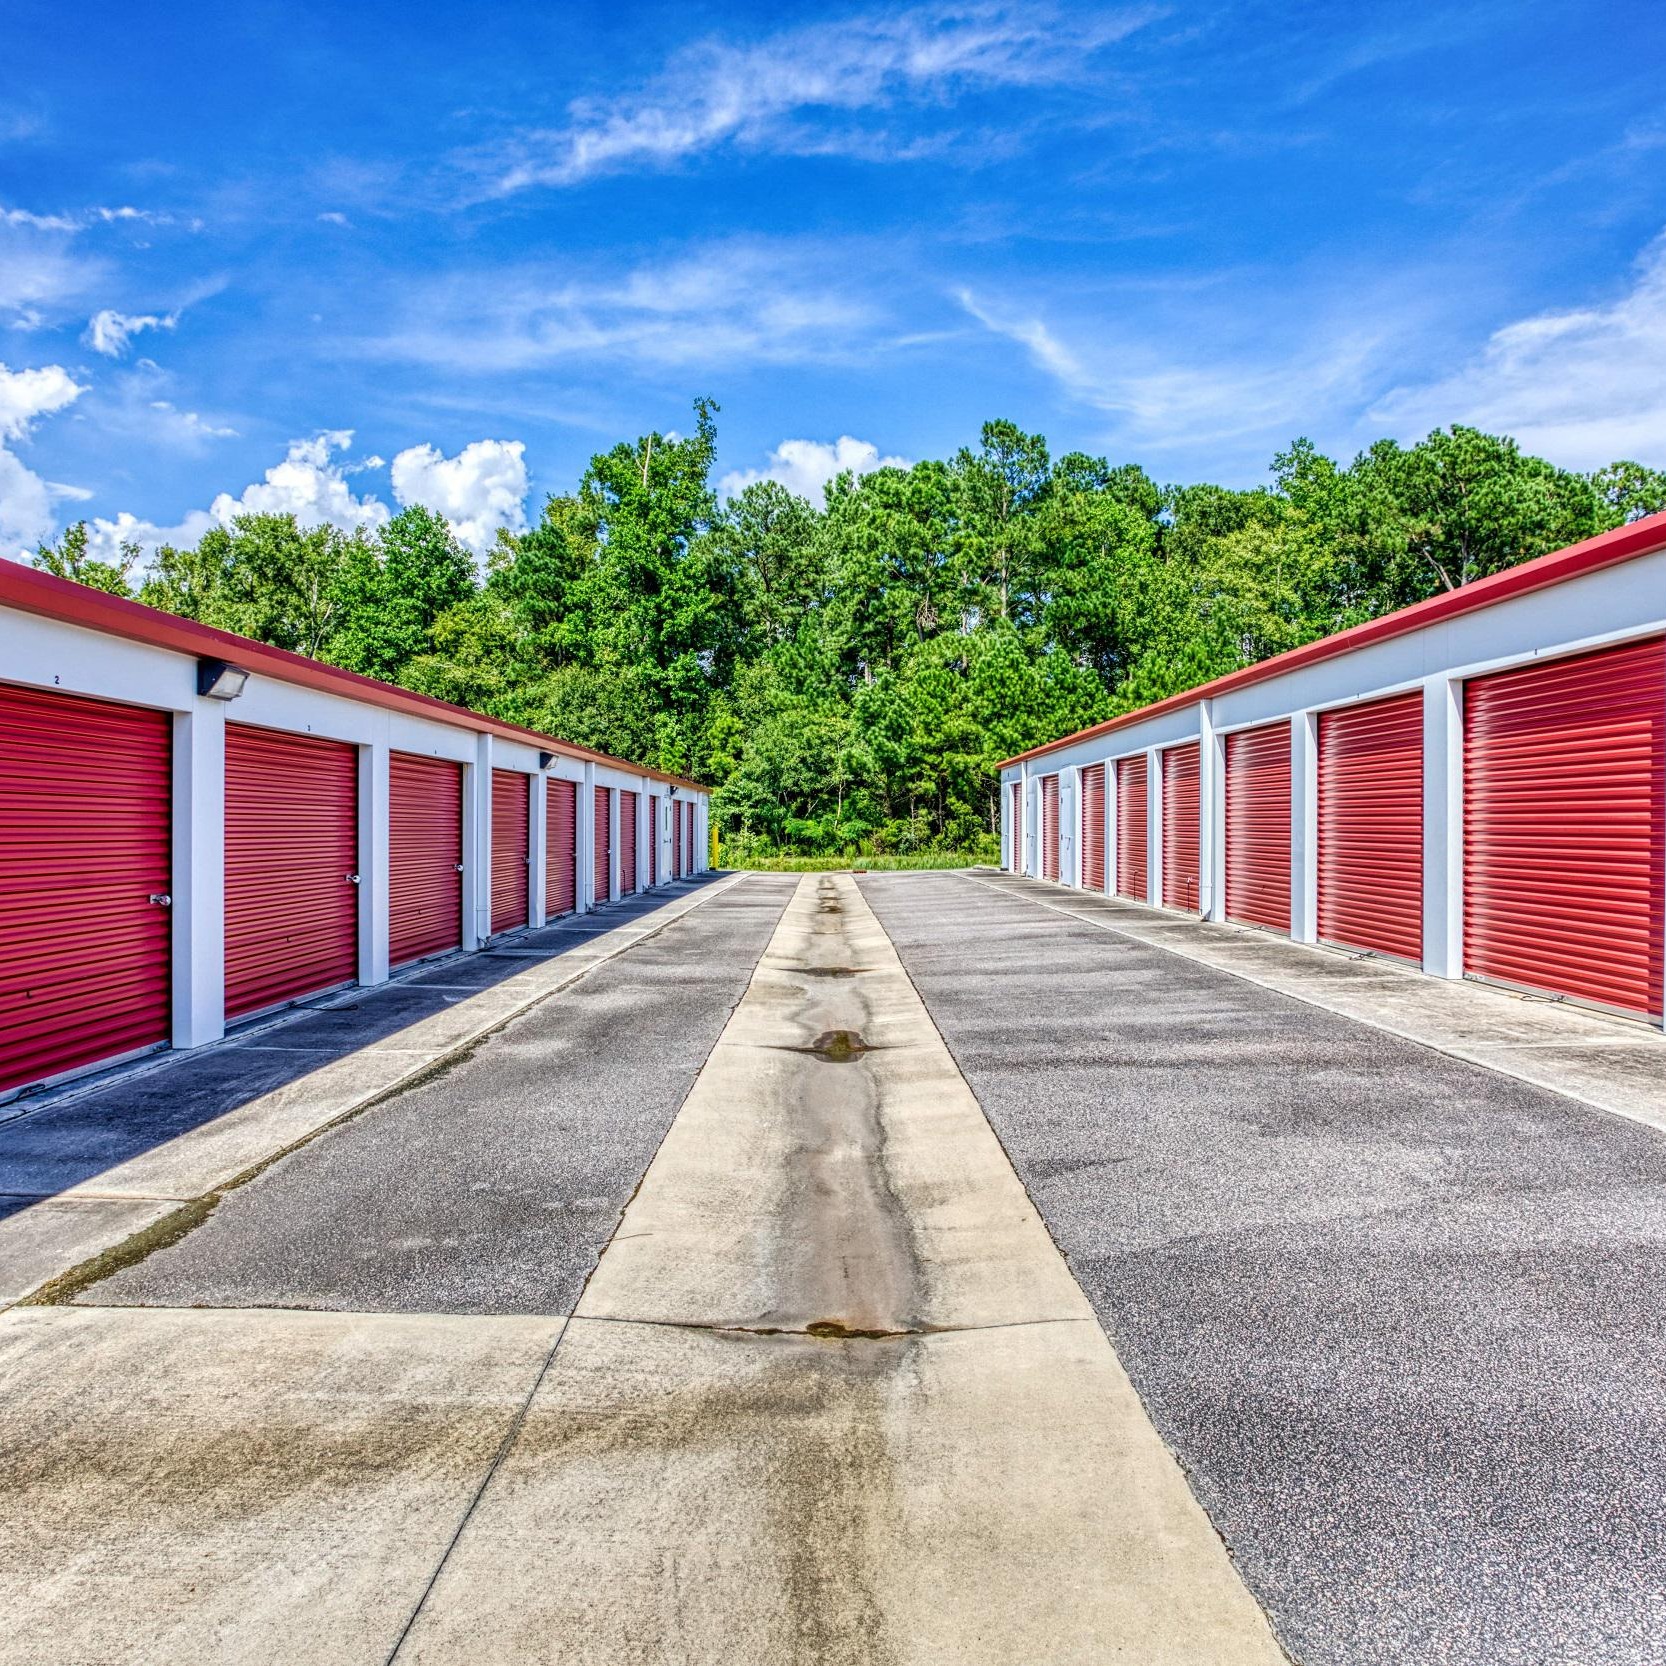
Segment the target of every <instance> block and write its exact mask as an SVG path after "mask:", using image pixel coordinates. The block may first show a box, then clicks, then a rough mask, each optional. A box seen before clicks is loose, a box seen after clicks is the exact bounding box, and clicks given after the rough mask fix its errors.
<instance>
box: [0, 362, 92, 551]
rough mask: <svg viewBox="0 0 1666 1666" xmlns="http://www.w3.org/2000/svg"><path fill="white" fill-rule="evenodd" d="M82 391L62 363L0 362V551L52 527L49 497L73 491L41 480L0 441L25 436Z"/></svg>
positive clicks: (30, 541)
mask: <svg viewBox="0 0 1666 1666" xmlns="http://www.w3.org/2000/svg"><path fill="white" fill-rule="evenodd" d="M86 391H87V390H86V389H85V388H83V387H81V386H80V385H79V384H78V383H77V382H76V380H75V378H74V377H73V376H71V375H70V374H69V372H68V371H67V370H65V369H64V368H63V366H62V365H56V364H49V365H44V366H42V367H41V368H40V369H38V370H8V369H7V368H6V366H5V365H3V364H0V555H8V556H19V555H23V554H24V553H26V552H27V551H29V550H32V549H33V548H34V547H35V545H37V544H38V543H39V542H40V541H41V540H42V539H43V538H46V537H47V536H49V535H50V533H51V532H52V529H53V525H54V514H53V507H52V506H53V504H54V502H55V501H56V500H57V499H58V498H60V497H72V496H75V495H76V493H75V491H74V489H73V488H71V487H65V486H55V485H53V484H52V483H51V482H50V481H48V480H43V479H42V478H41V477H40V476H39V475H38V474H36V473H35V471H34V470H33V469H31V468H30V467H29V466H28V464H26V463H25V462H24V461H23V459H22V458H21V457H19V456H18V455H17V454H16V452H14V451H12V450H11V449H10V448H9V447H8V446H7V445H6V444H5V443H4V442H5V441H7V440H21V439H24V438H26V437H27V436H28V434H29V432H30V430H31V429H32V428H33V427H34V425H35V424H36V422H38V421H39V420H40V419H41V418H42V417H43V416H51V415H52V414H53V413H54V412H56V411H61V410H63V409H65V407H66V406H69V405H73V404H74V403H75V401H76V400H77V399H79V398H80V397H81V395H82V394H83V393H85V392H86Z"/></svg>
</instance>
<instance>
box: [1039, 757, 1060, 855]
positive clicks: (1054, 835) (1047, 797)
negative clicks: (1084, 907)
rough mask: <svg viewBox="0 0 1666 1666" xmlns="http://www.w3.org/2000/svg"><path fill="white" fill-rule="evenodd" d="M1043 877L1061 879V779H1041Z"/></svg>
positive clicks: (1051, 776)
mask: <svg viewBox="0 0 1666 1666" xmlns="http://www.w3.org/2000/svg"><path fill="white" fill-rule="evenodd" d="M1041 877H1042V878H1043V879H1057V878H1058V877H1059V778H1058V776H1056V775H1044V776H1042V778H1041Z"/></svg>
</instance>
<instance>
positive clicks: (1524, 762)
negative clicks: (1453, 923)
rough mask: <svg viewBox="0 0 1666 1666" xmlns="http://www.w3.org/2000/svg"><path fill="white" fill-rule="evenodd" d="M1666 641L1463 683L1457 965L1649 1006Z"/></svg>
mask: <svg viewBox="0 0 1666 1666" xmlns="http://www.w3.org/2000/svg"><path fill="white" fill-rule="evenodd" d="M1663 727H1666V643H1663V642H1662V640H1661V639H1659V638H1655V639H1653V640H1651V641H1648V642H1642V643H1634V644H1630V645H1628V646H1626V647H1623V648H1609V649H1605V650H1603V651H1601V652H1599V653H1594V654H1582V655H1580V656H1578V657H1577V658H1574V659H1566V660H1555V661H1552V662H1551V663H1549V664H1546V665H1535V666H1530V667H1527V668H1525V669H1523V670H1520V671H1504V672H1500V673H1499V674H1497V675H1496V676H1491V677H1478V678H1476V679H1475V680H1474V681H1472V682H1470V683H1467V684H1466V685H1465V687H1464V970H1465V971H1466V972H1467V973H1470V974H1472V975H1475V976H1478V977H1487V978H1496V979H1499V980H1501V981H1503V982H1506V983H1511V984H1518V985H1522V986H1525V987H1527V988H1531V989H1542V990H1548V991H1550V992H1552V993H1554V994H1558V995H1571V996H1573V997H1575V998H1576V999H1578V1000H1583V1001H1593V1002H1597V1003H1599V1004H1601V1005H1603V1006H1606V1007H1615V1008H1618V1009H1619V1010H1620V1011H1622V1012H1631V1013H1642V1014H1647V1015H1651V1016H1658V1015H1659V1014H1660V1010H1661V984H1662V976H1663V973H1662V953H1663V951H1662V936H1663V928H1662V918H1663V915H1666V874H1663V869H1666V738H1663V734H1662V730H1663Z"/></svg>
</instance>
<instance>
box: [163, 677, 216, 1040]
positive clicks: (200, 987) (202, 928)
mask: <svg viewBox="0 0 1666 1666" xmlns="http://www.w3.org/2000/svg"><path fill="white" fill-rule="evenodd" d="M173 741H174V761H173V827H174V833H173V869H172V885H173V889H172V890H171V891H170V892H169V896H170V897H171V899H172V901H171V904H170V912H171V914H172V939H173V941H172V949H173V990H172V994H173V1023H172V1040H173V1044H174V1046H175V1047H201V1046H202V1045H203V1043H204V1042H208V1041H218V1040H219V1039H220V1037H221V1036H223V1035H224V1034H225V1033H226V708H225V705H224V703H223V702H221V701H219V700H198V701H197V703H196V706H195V708H194V709H193V710H191V711H189V712H180V713H177V714H176V715H175V717H174V724H173ZM158 906H160V905H158Z"/></svg>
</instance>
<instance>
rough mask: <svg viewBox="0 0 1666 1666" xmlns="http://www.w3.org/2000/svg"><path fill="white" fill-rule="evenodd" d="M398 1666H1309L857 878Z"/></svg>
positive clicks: (471, 1525)
mask: <svg viewBox="0 0 1666 1666" xmlns="http://www.w3.org/2000/svg"><path fill="white" fill-rule="evenodd" d="M398 1658H399V1659H400V1660H402V1661H403V1660H409V1661H414V1662H463V1661H470V1662H478V1661H484V1660H494V1661H495V1660H505V1661H507V1660H560V1661H567V1660H572V1661H579V1660H583V1661H586V1662H612V1661H626V1660H629V1661H666V1662H671V1661H677V1662H708V1661H709V1662H713V1663H716V1662H724V1663H732V1662H757V1663H760V1666H762V1663H769V1666H776V1663H781V1662H803V1663H805V1666H810V1663H812V1662H813V1663H816V1666H834V1663H839V1662H850V1663H852V1666H855V1663H857V1662H861V1663H863V1666H876V1663H884V1662H904V1661H918V1662H928V1661H930V1662H946V1661H955V1662H967V1663H976V1662H988V1663H990V1666H995V1663H997V1662H998V1663H1001V1666H1010V1663H1011V1662H1015V1661H1035V1662H1044V1661H1045V1662H1079V1663H1081V1666H1089V1663H1095V1666H1097V1663H1100V1662H1104V1661H1109V1660H1123V1661H1139V1662H1149V1663H1153V1666H1157V1663H1162V1662H1174V1663H1176V1666H1179V1663H1181V1662H1185V1663H1186V1666H1208V1663H1212V1662H1219V1663H1221V1666H1226V1663H1228V1662H1230V1663H1232V1666H1256V1663H1258V1662H1273V1661H1278V1660H1282V1659H1283V1656H1282V1654H1281V1652H1280V1651H1279V1649H1278V1647H1277V1645H1276V1644H1275V1643H1274V1641H1273V1639H1272V1636H1271V1633H1270V1631H1269V1630H1268V1627H1267V1625H1266V1622H1265V1620H1264V1619H1263V1617H1262V1615H1261V1613H1260V1611H1259V1609H1258V1608H1257V1607H1256V1605H1255V1603H1254V1602H1253V1600H1252V1599H1251V1598H1250V1596H1249V1595H1248V1593H1247V1592H1246V1590H1245V1589H1244V1587H1243V1585H1242V1584H1241V1582H1240V1581H1239V1579H1238V1576H1237V1573H1236V1571H1235V1570H1234V1568H1233V1567H1232V1565H1231V1563H1230V1561H1229V1559H1228V1557H1227V1555H1226V1552H1225V1550H1224V1549H1223V1547H1222V1545H1221V1543H1220V1541H1219V1540H1218V1538H1217V1537H1216V1535H1215V1533H1214V1530H1213V1528H1212V1527H1211V1526H1210V1524H1209V1522H1208V1520H1207V1518H1206V1517H1205V1515H1204V1514H1203V1512H1202V1510H1201V1509H1200V1508H1199V1507H1198V1505H1197V1503H1196V1502H1195V1501H1194V1499H1193V1498H1192V1496H1191V1494H1190V1492H1189V1491H1188V1489H1187V1486H1186V1483H1185V1481H1184V1479H1183V1477H1182V1475H1181V1473H1180V1471H1179V1469H1178V1467H1177V1466H1176V1464H1175V1462H1174V1460H1173V1459H1172V1457H1171V1456H1170V1454H1169V1453H1168V1451H1167V1450H1166V1449H1165V1448H1164V1446H1163V1444H1162V1442H1161V1440H1160V1439H1159V1437H1158V1436H1157V1434H1156V1432H1155V1431H1154V1429H1153V1428H1152V1426H1151V1424H1150V1422H1149V1421H1148V1419H1147V1418H1146V1416H1145V1414H1144V1412H1143V1410H1142V1409H1141V1407H1140V1404H1139V1401H1138V1399H1137V1398H1136V1397H1135V1395H1134V1393H1133V1390H1132V1389H1131V1387H1130V1386H1129V1383H1128V1381H1127V1378H1126V1377H1125V1376H1124V1374H1123V1372H1122V1369H1121V1367H1120V1366H1119V1365H1118V1363H1117V1360H1116V1358H1115V1356H1114V1354H1113V1353H1112V1351H1111V1348H1110V1346H1109V1344H1108V1343H1107V1341H1106V1339H1105V1336H1104V1333H1103V1332H1102V1331H1101V1330H1100V1328H1099V1325H1098V1323H1097V1321H1096V1320H1095V1318H1094V1316H1093V1313H1092V1310H1091V1309H1090V1307H1089V1305H1088V1303H1087V1301H1086V1299H1085V1298H1084V1296H1083V1295H1082V1292H1081V1291H1080V1289H1079V1288H1078V1287H1077V1285H1076V1283H1075V1281H1074V1280H1073V1279H1072V1277H1071V1275H1070V1273H1069V1271H1068V1269H1067V1268H1066V1266H1065V1264H1064V1262H1063V1260H1062V1259H1061V1257H1060V1256H1059V1254H1058V1252H1057V1251H1056V1250H1055V1249H1054V1247H1053V1245H1052V1242H1051V1241H1050V1239H1049V1238H1048V1235H1047V1232H1046V1229H1045V1228H1044V1226H1043V1225H1042V1222H1041V1220H1040V1219H1039V1217H1038V1216H1037V1214H1036V1212H1035V1210H1034V1209H1033V1208H1032V1207H1031V1204H1030V1202H1029V1199H1028V1197H1027V1196H1026V1195H1025V1192H1024V1190H1023V1187H1022V1186H1021V1185H1020V1183H1019V1181H1018V1180H1017V1178H1016V1176H1015V1175H1014V1173H1013V1171H1012V1168H1011V1166H1010V1165H1009V1164H1008V1162H1007V1160H1006V1157H1005V1155H1004V1153H1003V1152H1002V1150H1001V1148H1000V1145H999V1143H998V1142H997V1140H996V1139H995V1136H994V1134H993V1132H992V1131H991V1129H990V1127H989V1124H988V1123H987V1121H986V1120H985V1118H984V1116H983V1114H982V1112H981V1110H980V1109H979V1107H978V1105H977V1103H976V1102H975V1100H974V1099H973V1097H972V1095H971V1093H970V1091H969V1089H968V1088H967V1087H966V1085H965V1083H964V1081H963V1080H962V1078H961V1077H960V1075H959V1072H958V1071H957V1070H956V1068H955V1066H954V1063H953V1061H952V1060H951V1058H950V1057H949V1054H948V1052H947V1049H946V1048H945V1047H944V1045H943V1043H942V1041H941V1039H940V1038H939V1036H938V1034H937V1032H936V1030H935V1029H934V1027H933V1026H932V1024H931V1021H930V1019H929V1017H928V1016H927V1014H926V1012H925V1009H924V1007H923V1005H922V1004H921V1002H920V1000H919V998H918V996H917V995H916V994H915V992H914V990H913V987H912V985H911V984H910V983H909V981H908V978H907V976H906V974H905V973H904V971H903V969H902V967H901V965H900V963H899V961H898V960H897V957H896V955H895V953H894V952H893V950H892V948H891V946H890V943H889V941H888V940H887V938H886V937H885V934H884V932H883V931H882V930H881V928H880V927H879V925H878V924H877V922H876V921H875V919H874V917H873V915H872V914H871V912H870V911H869V909H868V907H867V905H866V903H865V902H864V901H863V899H862V898H861V896H860V894H859V893H858V891H857V890H856V888H855V886H854V884H853V883H852V882H851V881H849V880H848V879H843V878H832V877H815V878H806V879H805V880H804V881H803V882H802V883H801V884H800V886H799V888H798V890H797V891H796V893H795V895H794V897H793V900H792V901H791V903H790V904H789V905H788V908H787V911H786V913H785V915H784V916H783V918H782V921H781V924H780V925H779V927H778V928H777V931H776V933H775V936H774V938H773V940H772V941H771V943H770V945H769V948H768V950H767V951H766V953H765V955H764V957H763V959H762V962H761V963H760V965H759V967H758V969H757V972H756V973H755V975H754V977H753V980H752V982H751V984H750V986H749V988H748V991H747V993H746V995H745V997H744V999H743V1000H742V1002H741V1004H740V1006H739V1007H738V1008H737V1009H736V1011H735V1013H734V1015H733V1017H732V1019H731V1020H730V1022H729V1024H728V1026H727V1028H726V1029H725V1030H724V1032H723V1034H722V1036H721V1038H720V1040H719V1042H718V1044H717V1046H716V1048H715V1049H714V1051H713V1053H712V1055H711V1058H710V1059H709V1061H708V1063H707V1065H706V1068H705V1069H704V1071H703V1072H702V1073H701V1075H700V1077H699V1080H698V1082H697V1084H696V1086H695V1088H694V1090H693V1092H692V1093H691V1094H690V1096H689V1098H688V1099H687V1101H686V1102H685V1103H684V1106H683V1108H682V1110H681V1112H680V1114H679V1115H678V1117H677V1119H676V1121H675V1123H674V1124H673V1126H672V1128H671V1131H670V1133H669V1134H668V1136H667V1137H666V1139H665V1141H664V1143H663V1145H662V1146H661V1148H660V1150H659V1152H658V1154H657V1155H656V1156H655V1158H654V1161H653V1163H652V1164H651V1166H650V1167H649V1170H648V1172H647V1174H646V1176H645V1178H644V1180H643V1183H642V1186H641V1188H640V1190H639V1192H638V1194H637V1196H636V1197H635V1199H634V1200H633V1202H632V1203H631V1205H630V1207H629V1208H628V1210H627V1211H626V1213H625V1216H624V1218H623V1221H622V1222H621V1225H620V1227H619V1230H618V1232H617V1233H616V1234H615V1236H614V1238H613V1240H612V1242H611V1243H610V1244H609V1246H608V1248H607V1250H606V1252H605V1254H604V1255H603V1257H602V1259H601V1261H600V1264H599V1266H598V1268H597V1270H596V1272H595V1274H594V1276H593V1277H592V1278H591V1280H590V1282H589V1285H588V1286H587V1288H586V1290H585V1292H584V1295H583V1297H582V1299H581V1301H580V1302H579V1305H578V1308H577V1311H576V1313H575V1315H574V1317H573V1319H572V1321H571V1322H570V1323H569V1324H568V1326H567V1328H566V1330H565V1333H564V1334H563V1336H562V1339H561V1343H560V1346H559V1349H558V1350H557V1352H556V1354H555V1356H554V1359H553V1362H552V1365H551V1367H550V1369H549V1370H548V1372H547V1373H546V1374H545V1376H544V1378H543V1380H542V1382H541V1384H540V1386H539V1387H538V1390H537V1392H536V1393H535V1394H534V1395H533V1397H532V1399H531V1401H530V1404H529V1406H528V1408H527V1412H526V1415H525V1417H524V1419H523V1421H522V1423H521V1425H520V1428H519V1431H518V1433H517V1435H516V1437H515V1439H514V1440H513V1442H512V1443H511V1444H510V1446H509V1447H508V1449H507V1451H506V1453H505V1455H504V1457H503V1460H502V1462H501V1463H500V1464H499V1466H498V1467H497V1470H496V1472H495V1474H494V1475H493V1477H492V1480H491V1483H490V1485H489V1486H488V1487H486V1488H485V1489H484V1490H483V1492H482V1494H481V1496H480V1498H479V1500H478V1503H477V1505H476V1507H475V1508H474V1510H473V1512H472V1514H471V1515H470V1517H469V1519H468V1521H467V1524H466V1526H465V1527H464V1529H463V1531H462V1532H461V1533H460V1534H459V1535H458V1537H457V1540H456V1543H455V1545H454V1547H453V1548H452V1550H451V1553H450V1555H449V1556H448V1557H447V1558H446V1560H445V1563H444V1565H443V1567H442V1568H441V1569H440V1571H439V1574H438V1576H437V1578H436V1579H435V1581H434V1583H433V1585H432V1587H431V1589H430V1591H429V1592H428V1595H427V1598H426V1600H425V1602H424V1603H423V1605H422V1607H421V1610H420V1612H419V1613H418V1615H417V1616H416V1619H415V1623H414V1624H413V1625H412V1627H411V1628H410V1630H409V1632H408V1633H407V1634H406V1637H405V1639H404V1642H403V1644H402V1646H401V1648H400V1650H399V1652H398Z"/></svg>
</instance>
